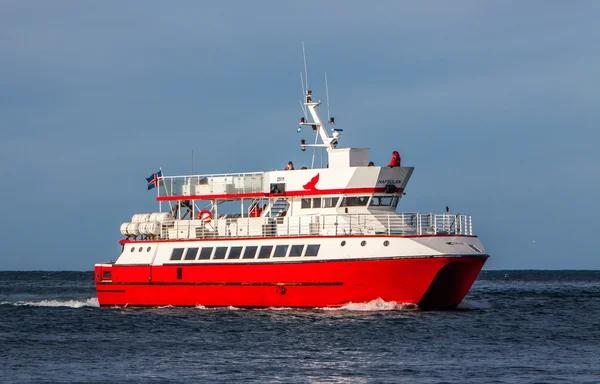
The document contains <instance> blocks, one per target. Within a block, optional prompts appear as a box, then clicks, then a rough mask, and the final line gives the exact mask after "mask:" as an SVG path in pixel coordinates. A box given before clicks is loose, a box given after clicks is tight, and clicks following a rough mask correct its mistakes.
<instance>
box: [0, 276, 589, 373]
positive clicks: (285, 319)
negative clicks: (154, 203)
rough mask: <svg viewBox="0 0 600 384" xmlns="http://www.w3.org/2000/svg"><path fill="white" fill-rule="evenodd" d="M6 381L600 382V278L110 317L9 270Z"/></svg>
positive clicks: (3, 280)
mask: <svg viewBox="0 0 600 384" xmlns="http://www.w3.org/2000/svg"><path fill="white" fill-rule="evenodd" d="M0 382H1V383H71V382H81V383H112V382H127V383H196V382H209V383H214V382H223V383H225V382H226V383H231V382H261V383H262V382H282V383H289V382H300V383H370V382H373V383H555V382H556V383H600V271H483V272H482V273H481V275H480V277H479V279H478V280H477V281H476V282H475V284H474V286H473V288H472V289H471V291H470V293H469V295H468V296H467V298H466V299H465V300H464V301H463V303H462V304H461V305H460V307H459V309H457V310H454V311H421V310H419V309H417V308H415V307H414V306H411V305H405V304H402V303H391V302H385V301H383V300H374V301H372V302H370V303H366V304H348V305H346V306H345V307H343V308H341V309H330V308H317V309H310V310H298V309H291V308H270V309H239V308H233V307H230V308H219V309H213V308H204V307H196V308H173V307H157V308H99V307H98V302H97V300H96V298H95V292H94V283H93V273H92V272H0Z"/></svg>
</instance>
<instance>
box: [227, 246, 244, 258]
mask: <svg viewBox="0 0 600 384" xmlns="http://www.w3.org/2000/svg"><path fill="white" fill-rule="evenodd" d="M241 255H242V247H231V251H229V256H227V259H239V258H240V256H241Z"/></svg>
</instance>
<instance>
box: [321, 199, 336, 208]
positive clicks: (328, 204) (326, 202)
mask: <svg viewBox="0 0 600 384" xmlns="http://www.w3.org/2000/svg"><path fill="white" fill-rule="evenodd" d="M339 199H340V198H339V197H324V198H323V201H322V203H323V204H322V205H323V208H333V207H336V206H337V203H338V200H339Z"/></svg>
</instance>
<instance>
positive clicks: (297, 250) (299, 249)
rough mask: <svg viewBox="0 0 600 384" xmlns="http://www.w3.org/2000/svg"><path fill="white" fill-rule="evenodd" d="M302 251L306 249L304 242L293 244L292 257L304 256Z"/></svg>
mask: <svg viewBox="0 0 600 384" xmlns="http://www.w3.org/2000/svg"><path fill="white" fill-rule="evenodd" d="M302 251H304V244H302V245H292V249H290V257H298V256H302Z"/></svg>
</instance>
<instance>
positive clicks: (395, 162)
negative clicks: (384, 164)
mask: <svg viewBox="0 0 600 384" xmlns="http://www.w3.org/2000/svg"><path fill="white" fill-rule="evenodd" d="M400 160H401V158H400V154H399V153H398V151H394V152H392V160H391V161H390V163H389V164H388V167H392V168H393V167H399V166H400Z"/></svg>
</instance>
